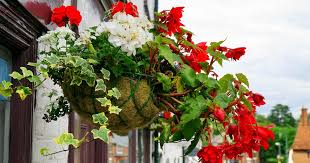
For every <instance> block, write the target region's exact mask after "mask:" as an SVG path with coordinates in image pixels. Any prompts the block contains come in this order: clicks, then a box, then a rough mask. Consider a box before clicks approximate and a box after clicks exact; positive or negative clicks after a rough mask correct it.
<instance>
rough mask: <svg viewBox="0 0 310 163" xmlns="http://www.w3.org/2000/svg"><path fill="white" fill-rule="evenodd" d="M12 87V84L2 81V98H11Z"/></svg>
mask: <svg viewBox="0 0 310 163" xmlns="http://www.w3.org/2000/svg"><path fill="white" fill-rule="evenodd" d="M12 85H13V84H12V83H11V82H7V81H5V80H3V81H2V83H1V84H0V95H2V96H4V97H10V96H12V93H13V89H12Z"/></svg>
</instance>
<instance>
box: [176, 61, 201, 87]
mask: <svg viewBox="0 0 310 163" xmlns="http://www.w3.org/2000/svg"><path fill="white" fill-rule="evenodd" d="M180 76H181V78H182V81H183V82H184V83H185V84H186V85H188V86H190V87H197V86H198V84H199V81H198V79H197V76H196V73H195V71H194V70H193V69H192V68H191V67H189V66H187V65H184V66H183V68H182V69H181V71H180Z"/></svg>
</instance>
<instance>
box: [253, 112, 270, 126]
mask: <svg viewBox="0 0 310 163" xmlns="http://www.w3.org/2000/svg"><path fill="white" fill-rule="evenodd" d="M255 118H256V122H257V124H258V125H260V126H268V125H272V122H270V121H269V120H268V119H267V117H266V116H265V115H261V114H256V115H255Z"/></svg>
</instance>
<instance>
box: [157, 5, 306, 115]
mask: <svg viewBox="0 0 310 163" xmlns="http://www.w3.org/2000/svg"><path fill="white" fill-rule="evenodd" d="M172 6H184V7H185V9H184V16H183V19H182V22H184V24H185V26H186V28H187V29H190V30H191V31H192V32H194V34H195V37H194V41H195V42H197V43H198V42H201V41H207V42H210V41H219V40H223V39H225V38H227V41H226V42H225V43H224V45H226V46H228V47H240V46H245V47H247V50H246V55H245V56H243V57H242V58H241V59H240V60H239V61H238V62H226V63H224V68H223V70H221V71H220V74H219V75H221V76H222V75H223V74H224V73H227V72H229V73H237V72H243V73H244V74H246V75H247V76H248V78H249V81H250V87H251V89H252V90H254V91H255V92H259V93H261V94H263V95H264V96H265V98H266V103H267V104H266V105H265V106H264V107H261V108H259V109H258V112H259V113H261V114H268V113H269V112H270V110H271V108H272V106H274V105H275V104H278V103H280V104H285V105H288V106H289V107H290V108H291V111H292V112H293V114H294V116H295V117H298V116H299V115H300V108H301V107H302V106H305V107H307V108H309V109H310V9H309V6H310V1H309V0H159V9H160V10H163V9H170V8H171V7H172ZM217 69H218V68H217ZM309 112H310V110H309Z"/></svg>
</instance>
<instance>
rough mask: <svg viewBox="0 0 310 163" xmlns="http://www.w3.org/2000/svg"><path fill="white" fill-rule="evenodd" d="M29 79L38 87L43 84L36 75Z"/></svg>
mask: <svg viewBox="0 0 310 163" xmlns="http://www.w3.org/2000/svg"><path fill="white" fill-rule="evenodd" d="M27 79H28V80H29V81H30V82H31V83H34V84H35V86H38V85H40V84H41V83H42V81H41V79H40V77H38V76H35V75H33V76H30V77H28V78H27Z"/></svg>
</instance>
